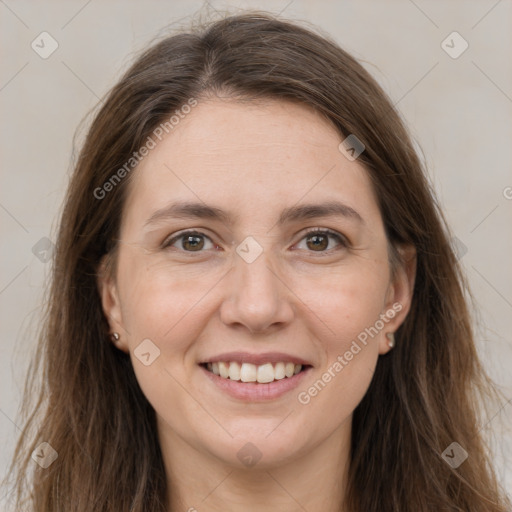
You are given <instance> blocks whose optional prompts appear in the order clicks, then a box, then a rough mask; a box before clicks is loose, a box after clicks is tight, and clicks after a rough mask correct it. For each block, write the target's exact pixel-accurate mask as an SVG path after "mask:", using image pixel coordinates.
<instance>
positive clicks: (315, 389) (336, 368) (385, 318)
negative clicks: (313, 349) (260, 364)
mask: <svg viewBox="0 0 512 512" xmlns="http://www.w3.org/2000/svg"><path fill="white" fill-rule="evenodd" d="M402 309H403V306H402V304H401V303H400V302H395V303H394V304H393V306H392V307H391V308H390V309H388V310H387V311H386V312H385V313H382V314H381V315H380V316H379V319H378V320H377V321H376V322H375V323H374V324H373V325H372V326H370V327H366V328H365V329H364V330H363V331H361V332H360V333H359V334H358V335H357V339H355V340H353V341H352V344H351V345H350V348H349V349H348V350H347V351H346V352H345V353H344V354H342V355H341V354H340V355H338V357H337V358H336V361H334V363H332V364H331V365H330V366H329V368H327V370H326V371H325V372H324V373H323V374H322V376H321V377H320V378H319V379H318V380H317V381H316V382H315V383H314V384H312V385H311V386H310V387H309V388H308V389H307V390H306V391H301V392H300V393H299V394H298V395H297V400H298V401H299V403H300V404H302V405H307V404H309V403H310V402H311V399H312V398H314V397H315V396H317V395H318V394H319V393H320V392H321V391H322V390H323V389H324V388H325V387H326V386H327V384H328V383H329V382H331V380H332V379H334V377H336V375H338V374H339V373H340V372H341V371H342V370H343V368H345V366H347V365H348V364H349V362H350V361H352V359H354V357H355V356H356V355H357V354H359V352H361V350H362V347H361V344H362V345H363V346H366V345H367V344H368V341H369V339H373V338H374V337H375V336H377V335H378V334H379V333H380V332H381V331H382V330H383V329H384V327H385V326H386V324H387V323H388V322H389V321H390V320H392V319H393V318H395V316H396V314H397V313H399V312H400V311H402Z"/></svg>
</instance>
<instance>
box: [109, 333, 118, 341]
mask: <svg viewBox="0 0 512 512" xmlns="http://www.w3.org/2000/svg"><path fill="white" fill-rule="evenodd" d="M119 338H120V336H119V333H117V332H113V333H112V334H111V335H110V340H111V341H113V342H114V343H115V342H116V341H119Z"/></svg>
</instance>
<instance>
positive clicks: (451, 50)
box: [441, 31, 469, 59]
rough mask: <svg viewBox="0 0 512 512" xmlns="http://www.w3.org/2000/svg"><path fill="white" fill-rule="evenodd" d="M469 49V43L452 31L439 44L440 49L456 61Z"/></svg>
mask: <svg viewBox="0 0 512 512" xmlns="http://www.w3.org/2000/svg"><path fill="white" fill-rule="evenodd" d="M468 47H469V43H468V42H467V41H466V40H465V39H464V38H463V37H462V36H461V35H460V34H459V33H458V32H456V31H453V32H452V33H451V34H450V35H448V36H447V37H446V39H444V40H443V42H442V43H441V48H442V49H443V50H444V51H445V52H446V53H447V54H448V55H449V56H450V57H451V58H452V59H458V58H459V57H460V56H461V55H462V54H463V53H464V52H465V51H466V50H467V49H468Z"/></svg>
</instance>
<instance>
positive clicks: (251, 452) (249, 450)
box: [236, 443, 263, 467]
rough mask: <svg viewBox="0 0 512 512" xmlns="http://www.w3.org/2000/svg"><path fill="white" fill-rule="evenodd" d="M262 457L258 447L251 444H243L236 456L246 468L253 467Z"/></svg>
mask: <svg viewBox="0 0 512 512" xmlns="http://www.w3.org/2000/svg"><path fill="white" fill-rule="evenodd" d="M262 455H263V454H262V453H261V452H260V450H259V449H258V447H257V446H256V445H254V444H253V443H245V444H244V445H243V446H242V448H240V450H238V452H237V454H236V456H237V457H238V460H239V461H240V462H241V463H242V464H244V466H247V467H252V466H255V465H256V464H257V463H258V462H259V460H260V459H261V457H262Z"/></svg>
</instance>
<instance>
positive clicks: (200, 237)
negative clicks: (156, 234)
mask: <svg viewBox="0 0 512 512" xmlns="http://www.w3.org/2000/svg"><path fill="white" fill-rule="evenodd" d="M205 240H208V241H209V242H210V244H211V247H206V249H212V248H213V247H214V245H213V242H212V241H211V239H210V237H208V236H206V235H205V234H204V233H201V232H199V231H184V232H182V233H180V234H178V235H176V236H173V237H172V238H170V239H168V240H166V241H165V242H164V243H163V244H162V248H164V249H165V248H168V247H172V246H173V245H174V244H175V243H176V242H180V243H179V244H178V247H177V248H178V249H180V250H183V251H185V252H201V250H202V249H204V248H205ZM206 245H207V244H206Z"/></svg>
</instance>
